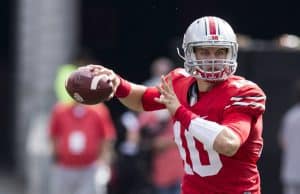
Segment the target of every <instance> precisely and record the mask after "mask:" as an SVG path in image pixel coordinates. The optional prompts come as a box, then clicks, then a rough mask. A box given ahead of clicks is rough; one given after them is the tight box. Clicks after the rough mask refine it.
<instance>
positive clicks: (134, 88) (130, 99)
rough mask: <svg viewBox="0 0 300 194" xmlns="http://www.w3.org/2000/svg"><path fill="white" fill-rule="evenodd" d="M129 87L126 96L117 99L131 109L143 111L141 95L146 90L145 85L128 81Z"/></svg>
mask: <svg viewBox="0 0 300 194" xmlns="http://www.w3.org/2000/svg"><path fill="white" fill-rule="evenodd" d="M130 87H131V89H130V92H129V94H128V96H126V97H123V98H118V99H119V101H120V102H121V103H122V104H123V105H125V106H126V107H127V108H129V109H131V110H134V111H138V112H140V111H143V104H142V96H143V94H144V92H145V91H146V87H145V86H142V85H137V84H134V83H130Z"/></svg>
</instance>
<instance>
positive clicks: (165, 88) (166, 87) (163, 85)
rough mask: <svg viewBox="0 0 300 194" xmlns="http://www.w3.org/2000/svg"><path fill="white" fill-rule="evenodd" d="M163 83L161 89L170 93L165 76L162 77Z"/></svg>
mask: <svg viewBox="0 0 300 194" xmlns="http://www.w3.org/2000/svg"><path fill="white" fill-rule="evenodd" d="M161 83H162V85H161V87H162V88H163V89H164V90H166V91H170V89H169V86H168V83H167V80H166V79H165V76H163V75H162V76H161Z"/></svg>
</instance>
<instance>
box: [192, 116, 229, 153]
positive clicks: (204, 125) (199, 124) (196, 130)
mask: <svg viewBox="0 0 300 194" xmlns="http://www.w3.org/2000/svg"><path fill="white" fill-rule="evenodd" d="M223 129H224V126H222V125H220V124H218V123H216V122H213V121H208V120H204V119H202V118H200V117H197V118H194V119H192V120H191V122H190V125H189V132H190V133H191V134H192V135H193V136H194V137H195V138H196V139H198V140H199V141H200V142H201V143H202V144H203V145H204V146H205V148H206V149H212V148H213V145H214V141H215V139H216V137H217V135H218V134H219V133H220V132H221V131H222V130H223Z"/></svg>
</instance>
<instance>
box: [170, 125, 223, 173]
mask: <svg viewBox="0 0 300 194" xmlns="http://www.w3.org/2000/svg"><path fill="white" fill-rule="evenodd" d="M180 128H181V124H180V122H178V121H176V122H175V123H174V137H175V142H176V144H177V146H178V149H179V153H180V157H181V158H182V160H183V161H184V170H185V172H186V173H187V174H194V173H196V174H198V175H200V176H201V177H205V176H212V175H216V174H218V172H219V171H220V170H221V168H222V166H223V164H222V162H221V160H220V155H219V154H218V153H217V152H216V151H215V150H213V149H209V150H208V149H206V148H205V146H204V149H205V152H206V154H207V156H208V159H209V164H205V165H204V164H202V163H201V160H200V157H201V154H200V153H199V151H198V150H197V148H196V142H195V139H194V137H193V136H192V135H191V134H190V133H189V132H188V131H187V129H185V131H184V137H182V138H184V139H185V141H186V144H187V146H186V147H185V148H184V147H183V144H182V139H181V137H180ZM186 149H187V150H186ZM187 154H189V158H190V159H191V164H189V163H188V162H187V160H186V158H187V157H186V155H187Z"/></svg>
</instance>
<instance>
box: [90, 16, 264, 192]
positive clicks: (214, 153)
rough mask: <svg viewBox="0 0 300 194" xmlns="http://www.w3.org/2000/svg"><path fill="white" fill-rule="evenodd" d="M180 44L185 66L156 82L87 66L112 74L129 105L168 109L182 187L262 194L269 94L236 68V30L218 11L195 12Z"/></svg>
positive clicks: (116, 91)
mask: <svg viewBox="0 0 300 194" xmlns="http://www.w3.org/2000/svg"><path fill="white" fill-rule="evenodd" d="M182 49H183V51H184V55H183V56H182V55H181V54H180V52H179V50H178V54H179V55H180V56H181V57H182V58H183V59H184V68H177V69H174V70H172V71H171V72H169V73H168V74H167V75H165V76H163V77H162V78H161V84H160V85H159V86H157V87H146V86H143V85H138V84H134V83H132V82H129V81H127V80H125V79H123V78H122V77H120V76H119V75H117V74H116V73H114V71H113V70H111V69H107V68H105V67H103V66H100V65H88V66H87V68H91V69H93V72H94V73H95V74H101V73H103V74H107V75H109V76H110V78H111V79H112V81H113V83H114V93H113V94H114V96H116V97H117V98H118V99H119V100H120V102H121V103H122V104H124V105H125V106H126V107H128V108H130V109H132V110H136V111H153V110H158V109H167V110H168V111H169V113H170V114H171V115H172V117H173V121H174V126H173V131H174V140H175V142H176V144H177V146H178V150H179V153H180V156H181V158H182V161H183V168H184V171H185V175H184V178H183V180H182V188H181V189H182V194H215V193H226V194H260V192H261V191H260V175H259V171H258V169H257V161H258V159H259V158H260V154H261V152H262V148H263V138H262V126H263V125H262V119H263V113H264V111H265V102H266V96H265V94H264V92H263V90H262V89H261V88H260V87H259V86H258V85H257V84H255V83H253V82H251V81H249V80H246V79H245V78H243V77H240V76H236V75H234V73H235V71H236V68H237V52H238V44H237V40H236V35H235V33H234V31H233V29H232V28H231V26H230V25H229V24H228V23H227V22H226V21H224V20H223V19H221V18H218V17H213V16H208V17H202V18H199V19H197V20H195V21H194V22H193V23H191V24H190V26H189V27H188V28H187V30H186V32H185V34H184V38H183V45H182ZM170 162H171V161H170Z"/></svg>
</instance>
